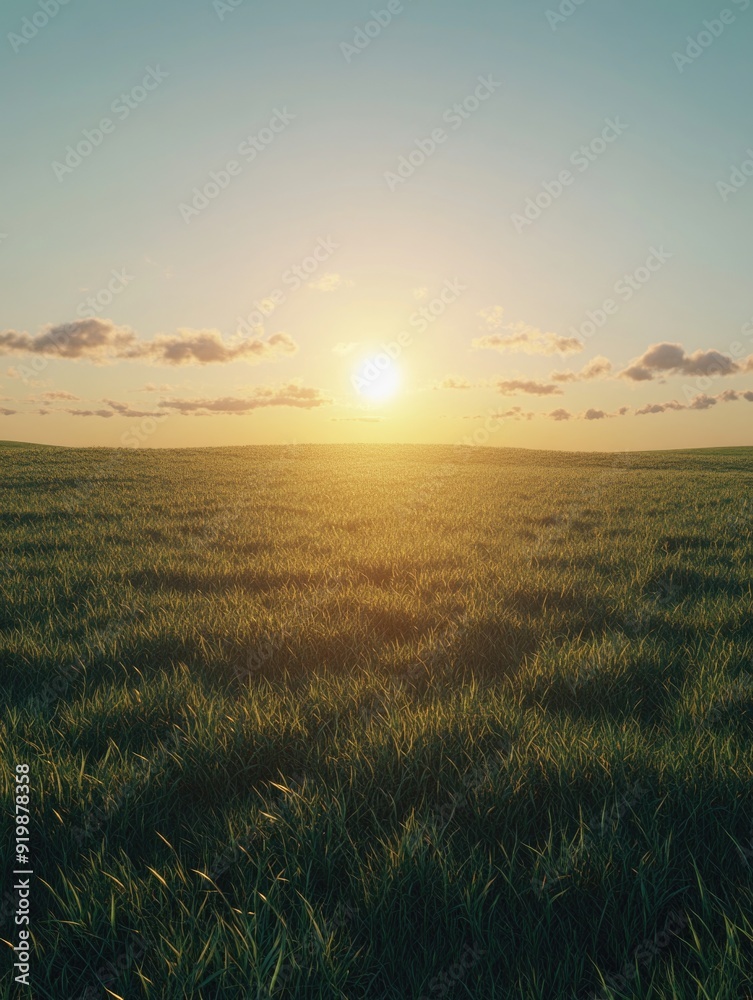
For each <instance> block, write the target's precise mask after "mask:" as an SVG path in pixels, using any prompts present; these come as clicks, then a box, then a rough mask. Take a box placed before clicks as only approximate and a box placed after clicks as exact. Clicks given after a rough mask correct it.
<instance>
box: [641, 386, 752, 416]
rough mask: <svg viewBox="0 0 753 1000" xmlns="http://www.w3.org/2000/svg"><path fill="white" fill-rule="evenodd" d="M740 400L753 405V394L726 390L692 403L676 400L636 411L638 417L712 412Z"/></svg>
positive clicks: (701, 397)
mask: <svg viewBox="0 0 753 1000" xmlns="http://www.w3.org/2000/svg"><path fill="white" fill-rule="evenodd" d="M739 400H745V402H748V403H753V392H751V391H749V390H748V391H746V392H740V391H738V390H737V389H725V390H724V392H720V393H719V394H718V395H717V396H707V395H706V394H705V393H700V394H699V395H698V396H696V397H695V398H694V399H692V400H691V401H690V403H687V404H685V403H680V402H678V400H676V399H670V400H669V401H668V402H666V403H647V404H646V405H645V406H642V407H641V408H640V410H636V411H635V415H636V417H643V416H647V415H650V414H654V413H666V412H667V411H668V410H710V409H712V408H713V407H714V406H717V405H718V404H719V403H736V402H738V401H739Z"/></svg>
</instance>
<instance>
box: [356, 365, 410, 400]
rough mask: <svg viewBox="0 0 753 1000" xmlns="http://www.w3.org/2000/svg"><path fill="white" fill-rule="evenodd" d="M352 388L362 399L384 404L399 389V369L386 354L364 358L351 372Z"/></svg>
mask: <svg viewBox="0 0 753 1000" xmlns="http://www.w3.org/2000/svg"><path fill="white" fill-rule="evenodd" d="M352 382H353V387H354V388H355V390H356V392H357V393H358V394H359V396H361V397H362V398H363V399H366V400H368V401H369V402H372V403H384V402H386V401H387V400H389V399H392V397H393V396H394V395H395V394H396V393H397V391H398V389H399V388H400V382H401V376H400V369H399V368H398V367H397V365H396V364H395V363H394V361H392V359H391V358H388V357H387V355H386V354H378V355H377V356H376V357H370V358H366V359H365V360H363V361H361V363H360V364H359V365H358V366H357V367H356V369H355V371H354V372H353V378H352Z"/></svg>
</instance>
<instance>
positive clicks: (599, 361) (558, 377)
mask: <svg viewBox="0 0 753 1000" xmlns="http://www.w3.org/2000/svg"><path fill="white" fill-rule="evenodd" d="M611 372H612V362H611V361H610V360H609V358H605V357H604V356H603V355H599V356H598V357H595V358H592V359H591V360H590V361H589V362H588V363H587V364H586V365H584V366H583V368H581V370H580V371H579V372H571V371H566V372H552V374H551V375H550V376H549V378H550V379H551V380H552V382H560V383H563V382H589V381H591V380H592V379H597V378H606V377H607V375H610V374H611Z"/></svg>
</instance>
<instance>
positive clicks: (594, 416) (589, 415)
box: [583, 409, 612, 420]
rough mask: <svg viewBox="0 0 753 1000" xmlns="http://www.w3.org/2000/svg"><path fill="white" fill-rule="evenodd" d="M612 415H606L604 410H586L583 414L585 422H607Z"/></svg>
mask: <svg viewBox="0 0 753 1000" xmlns="http://www.w3.org/2000/svg"><path fill="white" fill-rule="evenodd" d="M611 416H612V414H611V413H605V412H604V410H593V409H591V410H586V412H585V413H584V414H583V420H606V419H607V418H608V417H611Z"/></svg>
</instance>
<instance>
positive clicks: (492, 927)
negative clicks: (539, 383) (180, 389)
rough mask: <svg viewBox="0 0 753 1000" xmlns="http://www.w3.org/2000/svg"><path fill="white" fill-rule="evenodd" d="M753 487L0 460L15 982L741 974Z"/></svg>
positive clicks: (220, 456)
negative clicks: (24, 853) (24, 785)
mask: <svg viewBox="0 0 753 1000" xmlns="http://www.w3.org/2000/svg"><path fill="white" fill-rule="evenodd" d="M752 485H753V449H729V450H724V451H719V452H713V451H705V452H685V453H679V452H677V453H671V454H670V453H663V454H662V453H655V454H642V455H632V456H625V455H623V456H609V455H594V456H589V455H563V454H544V453H534V452H524V451H512V450H499V451H497V450H492V449H478V450H477V449H453V448H413V447H394V448H392V447H381V448H380V447H363V448H356V447H329V448H326V447H322V448H315V447H300V448H295V449H287V450H286V449H275V448H248V449H222V450H212V451H182V452H177V451H176V452H151V453H150V452H141V453H130V452H115V453H111V452H106V451H96V450H92V451H75V450H47V449H45V450H42V449H36V448H15V449H12V450H5V451H2V450H0V540H1V541H2V552H3V570H2V575H0V686H1V687H2V696H3V705H4V714H3V723H2V730H1V731H0V744H1V745H2V759H3V782H4V784H3V792H4V797H5V798H4V810H3V829H2V844H3V848H2V851H3V855H4V856H8V855H9V853H10V845H11V843H12V837H13V829H12V827H11V822H10V813H11V800H10V793H9V788H10V783H9V779H10V776H11V775H12V773H13V771H12V768H13V766H14V765H15V764H16V763H17V762H18V761H19V760H22V761H28V762H29V763H30V764H31V766H32V797H33V802H34V804H35V811H34V815H33V824H34V830H33V835H32V836H33V841H32V844H33V854H34V868H35V872H36V876H37V878H36V880H35V882H34V883H33V898H32V914H33V931H34V944H35V954H34V957H33V960H32V967H33V982H34V987H33V990H32V991H31V994H29V993H28V991H27V992H26V993H23V992H22V993H21V994H16V993H15V991H14V990H13V989H12V985H13V984H12V982H11V977H10V963H11V957H10V956H11V953H10V950H9V949H8V950H5V951H4V954H5V958H4V965H3V966H2V974H3V976H4V978H3V980H2V982H3V984H4V986H3V992H2V994H1V995H2V996H3V997H10V996H15V995H31V996H33V997H34V998H35V1000H36V998H40V1000H41V998H54V1000H78V998H83V997H86V998H95V997H97V998H98V997H106V996H113V995H116V996H120V997H124V998H127V1000H131V998H139V997H147V998H152V1000H163V998H164V1000H173V998H184V997H186V998H187V997H192V998H204V1000H209V998H220V997H231V998H232V997H238V998H251V1000H257V998H259V997H268V996H272V997H277V996H279V997H281V998H284V997H300V998H303V997H305V998H313V1000H317V998H322V1000H324V998H327V1000H330V998H348V1000H362V998H364V1000H371V998H374V1000H393V998H394V1000H398V998H400V1000H403V998H415V1000H418V998H420V997H425V998H430V1000H439V998H442V997H448V998H458V1000H460V998H469V997H473V998H478V1000H485V998H507V997H510V998H518V997H520V998H526V1000H534V998H535V1000H552V998H566V1000H570V998H572V1000H579V998H584V1000H585V998H587V997H592V996H599V997H609V998H617V997H643V998H648V997H652V998H656V1000H669V998H673V1000H675V998H676V1000H689V998H694V1000H696V998H705V1000H744V998H746V997H748V996H751V995H753V985H751V983H752V981H753V929H752V927H751V914H753V891H752V890H753V842H752V840H751V838H752V836H753V801H752V797H751V789H752V785H751V779H752V774H753V771H752V769H751V764H752V762H753V749H752V746H751V732H752V726H751V723H752V721H753V615H752V613H753V600H752V594H751V579H752V578H753V506H752V505H751V500H750V499H749V498H750V495H751V486H752ZM6 845H7V847H6ZM9 868H10V862H9V864H8V865H7V866H6V873H7V871H8V870H9ZM5 885H6V887H7V886H8V885H9V880H7V879H6V883H5ZM0 920H1V924H0V936H2V937H3V938H5V939H7V940H9V941H11V940H15V928H14V927H13V923H12V907H11V906H10V905H9V899H8V897H7V896H6V897H4V898H3V899H2V900H0ZM108 991H110V992H108Z"/></svg>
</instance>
